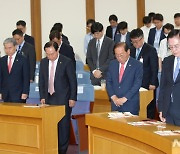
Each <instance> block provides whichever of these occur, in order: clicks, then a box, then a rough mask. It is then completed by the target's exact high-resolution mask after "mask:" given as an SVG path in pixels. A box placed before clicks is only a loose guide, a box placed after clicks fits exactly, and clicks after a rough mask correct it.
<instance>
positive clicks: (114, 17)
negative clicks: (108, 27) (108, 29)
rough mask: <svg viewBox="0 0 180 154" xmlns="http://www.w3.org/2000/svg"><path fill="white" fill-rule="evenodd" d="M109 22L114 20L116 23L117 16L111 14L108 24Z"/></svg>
mask: <svg viewBox="0 0 180 154" xmlns="http://www.w3.org/2000/svg"><path fill="white" fill-rule="evenodd" d="M111 20H114V21H116V22H117V21H118V18H117V16H116V15H115V14H112V15H110V16H109V22H110V21H111Z"/></svg>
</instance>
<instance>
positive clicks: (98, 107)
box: [93, 90, 153, 118]
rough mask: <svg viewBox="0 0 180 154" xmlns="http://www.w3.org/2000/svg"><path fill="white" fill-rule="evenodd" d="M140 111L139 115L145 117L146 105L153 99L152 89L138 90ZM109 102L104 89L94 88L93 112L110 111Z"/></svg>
mask: <svg viewBox="0 0 180 154" xmlns="http://www.w3.org/2000/svg"><path fill="white" fill-rule="evenodd" d="M139 94H140V112H139V116H141V117H143V118H146V117H147V109H146V108H147V105H148V104H149V103H150V102H151V100H152V99H153V91H152V90H149V91H140V92H139ZM110 111H111V104H110V102H109V98H108V95H107V92H106V90H104V91H103V90H95V100H94V105H93V113H99V112H110Z"/></svg>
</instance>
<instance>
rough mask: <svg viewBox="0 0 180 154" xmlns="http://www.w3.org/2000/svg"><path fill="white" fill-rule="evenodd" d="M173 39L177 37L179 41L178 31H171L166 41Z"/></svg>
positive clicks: (179, 33) (179, 32) (179, 31)
mask: <svg viewBox="0 0 180 154" xmlns="http://www.w3.org/2000/svg"><path fill="white" fill-rule="evenodd" d="M173 37H179V39H180V30H179V29H174V30H172V31H171V32H170V33H169V34H168V37H167V39H170V38H173Z"/></svg>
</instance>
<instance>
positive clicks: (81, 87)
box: [77, 86, 84, 94]
mask: <svg viewBox="0 0 180 154" xmlns="http://www.w3.org/2000/svg"><path fill="white" fill-rule="evenodd" d="M83 92H84V87H83V86H78V89H77V93H78V94H83Z"/></svg>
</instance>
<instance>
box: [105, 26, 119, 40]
mask: <svg viewBox="0 0 180 154" xmlns="http://www.w3.org/2000/svg"><path fill="white" fill-rule="evenodd" d="M112 31H113V30H112V27H111V26H108V27H107V28H106V36H107V37H109V38H111V39H114V38H113V36H112ZM116 33H117V28H116V32H115V34H114V37H115V35H116Z"/></svg>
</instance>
